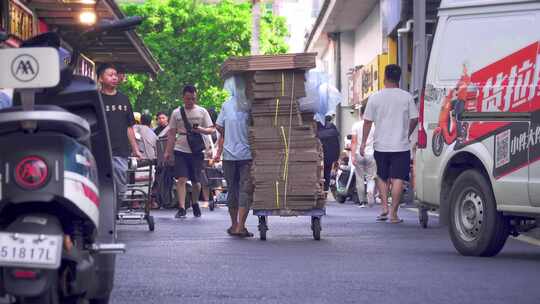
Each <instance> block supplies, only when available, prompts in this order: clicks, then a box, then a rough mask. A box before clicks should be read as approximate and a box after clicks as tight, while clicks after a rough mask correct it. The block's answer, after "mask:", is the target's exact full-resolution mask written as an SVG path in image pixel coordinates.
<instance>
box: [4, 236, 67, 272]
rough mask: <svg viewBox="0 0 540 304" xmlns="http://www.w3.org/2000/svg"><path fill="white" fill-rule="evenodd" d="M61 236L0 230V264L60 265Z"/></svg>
mask: <svg viewBox="0 0 540 304" xmlns="http://www.w3.org/2000/svg"><path fill="white" fill-rule="evenodd" d="M61 258H62V236H61V235H43V234H41V235H40V234H27V233H8V232H0V265H1V266H22V267H29V268H50V269H57V268H58V267H60V260H61Z"/></svg>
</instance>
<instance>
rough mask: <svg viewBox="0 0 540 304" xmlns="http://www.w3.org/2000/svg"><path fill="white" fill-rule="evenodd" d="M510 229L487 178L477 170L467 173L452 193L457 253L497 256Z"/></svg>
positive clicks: (451, 232)
mask: <svg viewBox="0 0 540 304" xmlns="http://www.w3.org/2000/svg"><path fill="white" fill-rule="evenodd" d="M509 230H510V225H509V221H508V219H507V218H505V217H504V216H503V215H502V213H500V212H498V211H497V206H496V203H495V198H494V196H493V191H492V189H491V186H490V185H489V183H488V182H487V180H486V178H484V176H482V174H480V173H479V172H478V171H476V170H467V171H465V172H463V173H462V174H461V175H460V176H459V177H458V178H457V179H456V181H455V183H454V185H453V187H452V190H451V192H450V225H449V232H450V237H451V239H452V243H453V244H454V247H455V248H456V250H457V251H458V252H459V253H461V254H462V255H466V256H494V255H496V254H497V253H499V252H500V251H501V249H502V248H503V246H504V244H505V242H506V239H507V238H508V235H509Z"/></svg>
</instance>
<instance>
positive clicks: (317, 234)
mask: <svg viewBox="0 0 540 304" xmlns="http://www.w3.org/2000/svg"><path fill="white" fill-rule="evenodd" d="M311 230H313V238H314V239H315V240H316V241H320V240H321V230H322V228H321V218H320V217H315V216H314V217H312V218H311Z"/></svg>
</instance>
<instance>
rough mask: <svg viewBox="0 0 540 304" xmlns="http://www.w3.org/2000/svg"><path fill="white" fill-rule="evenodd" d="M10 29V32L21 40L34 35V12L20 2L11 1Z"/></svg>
mask: <svg viewBox="0 0 540 304" xmlns="http://www.w3.org/2000/svg"><path fill="white" fill-rule="evenodd" d="M8 8H9V18H8V19H9V28H8V32H9V33H10V34H12V35H14V36H16V37H17V38H19V39H21V40H26V39H28V38H30V37H32V36H33V35H34V16H33V15H32V11H30V10H29V9H27V8H26V7H24V6H23V5H22V4H20V3H19V2H18V1H13V0H12V1H9V3H8Z"/></svg>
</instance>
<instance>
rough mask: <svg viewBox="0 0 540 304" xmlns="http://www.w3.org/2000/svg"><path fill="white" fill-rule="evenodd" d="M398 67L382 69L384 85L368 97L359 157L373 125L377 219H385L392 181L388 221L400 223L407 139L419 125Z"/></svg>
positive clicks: (406, 174) (407, 160)
mask: <svg viewBox="0 0 540 304" xmlns="http://www.w3.org/2000/svg"><path fill="white" fill-rule="evenodd" d="M400 78H401V68H400V67H399V66H398V65H395V64H390V65H388V66H386V68H385V70H384V86H385V88H384V89H382V90H381V91H379V92H377V93H375V94H373V95H371V96H370V97H369V100H368V103H367V107H366V112H365V114H364V130H363V136H362V145H361V146H360V155H362V156H363V155H365V154H366V146H367V139H368V137H369V132H370V131H371V126H372V124H373V123H375V125H376V127H377V129H376V130H375V132H374V148H375V152H374V154H373V155H374V157H375V161H376V163H377V177H378V179H377V186H378V188H379V193H380V195H381V201H382V208H383V210H382V213H381V215H379V216H378V217H377V220H380V221H385V220H387V219H388V213H389V212H388V180H389V179H391V180H392V183H391V184H392V208H391V210H390V222H391V223H401V222H403V220H401V219H400V218H399V217H398V214H397V212H398V208H399V202H400V198H401V193H402V192H403V182H404V181H408V180H409V174H410V161H411V152H410V141H409V137H410V136H411V134H412V132H413V131H414V129H415V128H416V125H417V124H418V110H417V109H416V105H415V104H414V100H413V97H412V95H411V94H409V93H408V92H406V91H404V90H401V89H400V88H399V80H400Z"/></svg>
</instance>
